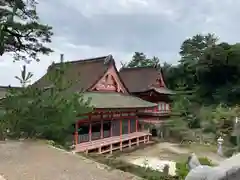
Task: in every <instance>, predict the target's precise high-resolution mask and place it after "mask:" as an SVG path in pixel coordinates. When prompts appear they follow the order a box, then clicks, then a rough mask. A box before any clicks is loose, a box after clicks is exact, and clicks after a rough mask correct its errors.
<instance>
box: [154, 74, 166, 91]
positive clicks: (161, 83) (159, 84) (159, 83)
mask: <svg viewBox="0 0 240 180" xmlns="http://www.w3.org/2000/svg"><path fill="white" fill-rule="evenodd" d="M154 86H155V87H158V88H159V87H164V88H165V87H166V85H165V82H164V80H163V76H162V73H159V74H158V78H157V79H156V83H155V84H154Z"/></svg>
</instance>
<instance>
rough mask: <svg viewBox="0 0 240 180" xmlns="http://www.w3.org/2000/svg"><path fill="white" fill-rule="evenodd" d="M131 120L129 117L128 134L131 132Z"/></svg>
mask: <svg viewBox="0 0 240 180" xmlns="http://www.w3.org/2000/svg"><path fill="white" fill-rule="evenodd" d="M130 121H131V120H130V119H129V120H128V134H130V133H131V122H130Z"/></svg>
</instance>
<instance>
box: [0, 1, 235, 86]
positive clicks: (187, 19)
mask: <svg viewBox="0 0 240 180" xmlns="http://www.w3.org/2000/svg"><path fill="white" fill-rule="evenodd" d="M239 7H240V1H238V0H201V1H196V0H69V1H66V0H41V1H40V3H39V4H38V6H37V10H38V13H39V16H40V19H41V21H42V22H43V23H46V24H49V25H51V26H52V27H53V32H54V36H53V37H52V43H51V44H49V46H50V47H51V48H52V49H53V50H54V53H52V54H51V55H50V56H41V61H40V62H38V63H36V62H31V63H30V64H28V65H27V69H28V71H30V72H33V74H34V76H33V79H32V83H33V82H34V81H36V80H37V79H39V78H40V77H41V76H43V75H44V74H45V73H46V70H47V68H48V66H49V65H50V64H51V63H52V62H53V61H54V62H59V60H60V54H61V53H63V54H64V59H65V61H72V60H79V59H84V58H91V57H97V56H105V55H109V54H112V55H113V57H114V59H115V61H116V64H117V66H118V68H119V67H120V62H121V61H122V62H127V61H129V60H130V59H131V57H132V55H133V53H134V52H144V53H145V54H146V55H147V56H149V57H152V56H157V57H159V58H160V60H161V62H168V63H171V64H176V63H177V62H178V60H179V58H180V57H179V55H178V52H179V49H180V46H181V43H182V42H183V41H184V40H185V39H186V38H189V37H192V36H194V35H196V34H197V33H215V34H216V35H217V36H218V37H219V38H220V40H221V41H227V42H230V43H236V42H239V41H240V33H239V32H240V24H239V23H238V19H239V17H240V9H239ZM23 64H24V62H17V63H14V62H13V60H12V57H11V56H9V55H4V56H1V57H0V85H2V86H4V85H9V84H11V85H13V86H18V85H19V82H18V80H16V79H15V78H14V76H16V75H20V71H21V68H22V65H23Z"/></svg>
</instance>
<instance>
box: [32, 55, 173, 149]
mask: <svg viewBox="0 0 240 180" xmlns="http://www.w3.org/2000/svg"><path fill="white" fill-rule="evenodd" d="M66 64H68V66H67V69H66V72H65V74H66V76H67V78H68V79H69V80H74V81H76V84H75V85H74V88H72V89H71V90H72V91H73V92H76V91H83V92H84V93H83V94H84V97H85V96H86V98H87V97H88V98H89V97H90V98H91V104H92V105H93V107H94V109H93V111H92V112H91V113H88V114H82V115H80V117H81V118H79V120H78V121H77V122H76V124H75V133H74V144H75V150H74V151H75V152H85V153H89V152H98V153H107V152H110V153H112V152H113V151H114V150H122V149H123V148H125V147H131V146H133V145H139V144H140V143H148V142H149V140H150V137H151V134H150V133H149V132H148V131H144V130H143V129H140V126H139V121H140V119H142V117H143V116H142V115H141V113H142V112H145V113H146V112H158V110H159V106H160V105H159V102H160V100H159V99H158V98H159V97H160V95H159V93H157V92H156V91H154V90H153V88H152V89H149V88H148V85H146V87H145V91H141V90H140V91H132V89H131V87H130V86H131V83H130V86H129V82H127V80H126V79H125V78H123V77H122V74H119V73H121V71H120V72H118V70H117V69H116V66H115V61H114V59H113V57H112V56H111V55H110V56H105V57H99V58H93V59H87V60H79V61H72V62H66ZM56 66H58V64H53V65H51V66H50V67H49V68H48V72H47V74H48V73H49V71H51V70H52V69H54V67H56ZM47 74H46V75H44V76H43V77H42V78H41V79H39V80H38V81H37V82H36V83H34V84H33V86H35V87H41V88H42V87H45V86H49V83H48V82H47V81H46V77H47ZM79 74H80V76H79ZM130 78H131V76H130ZM148 78H150V79H152V77H148ZM154 78H155V81H156V80H157V81H158V82H160V81H161V83H162V84H161V86H160V87H159V88H163V87H165V84H163V81H162V80H161V79H156V77H153V79H154ZM79 82H80V83H79ZM132 83H133V84H134V83H135V84H136V83H137V81H135V82H134V81H133V82H132ZM152 86H153V87H155V85H154V84H153V85H152ZM162 86H163V87H162ZM156 87H157V88H158V86H156ZM139 97H140V98H139ZM161 100H162V101H163V99H161ZM163 103H165V101H163ZM165 104H166V105H163V106H164V108H165V110H164V111H162V112H168V111H169V110H170V108H168V104H167V103H165ZM164 108H163V109H164ZM146 119H147V118H146ZM148 119H149V118H148Z"/></svg>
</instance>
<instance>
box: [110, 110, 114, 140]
mask: <svg viewBox="0 0 240 180" xmlns="http://www.w3.org/2000/svg"><path fill="white" fill-rule="evenodd" d="M112 122H113V112H111V121H110V123H111V125H110V137H112V136H113V132H112V126H113V123H112Z"/></svg>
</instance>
